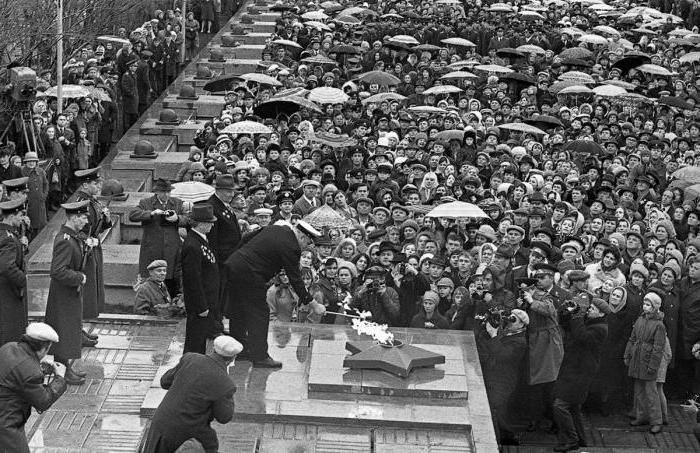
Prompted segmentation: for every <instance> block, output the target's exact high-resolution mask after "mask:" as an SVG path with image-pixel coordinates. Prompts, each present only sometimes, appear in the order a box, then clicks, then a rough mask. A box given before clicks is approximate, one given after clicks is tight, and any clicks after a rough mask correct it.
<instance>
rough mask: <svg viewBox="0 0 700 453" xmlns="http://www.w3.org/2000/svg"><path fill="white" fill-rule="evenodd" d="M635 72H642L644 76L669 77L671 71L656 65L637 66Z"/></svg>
mask: <svg viewBox="0 0 700 453" xmlns="http://www.w3.org/2000/svg"><path fill="white" fill-rule="evenodd" d="M635 69H636V70H637V71H641V72H644V73H646V74H652V75H657V76H670V75H672V73H671V71H669V70H668V69H666V68H664V67H663V66H659V65H657V64H643V65H641V66H637V67H636V68H635Z"/></svg>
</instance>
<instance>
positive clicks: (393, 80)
mask: <svg viewBox="0 0 700 453" xmlns="http://www.w3.org/2000/svg"><path fill="white" fill-rule="evenodd" d="M358 80H359V81H360V82H365V83H370V84H371V83H376V84H377V85H380V86H387V85H398V84H399V83H401V80H399V78H398V77H396V76H395V75H393V74H389V73H388V72H384V71H369V72H365V73H364V74H360V76H359V77H358Z"/></svg>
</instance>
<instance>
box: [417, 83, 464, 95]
mask: <svg viewBox="0 0 700 453" xmlns="http://www.w3.org/2000/svg"><path fill="white" fill-rule="evenodd" d="M461 92H462V89H461V88H458V87H456V86H454V85H436V86H434V87H430V88H428V89H427V90H425V91H424V92H423V95H426V96H427V95H429V94H452V93H461Z"/></svg>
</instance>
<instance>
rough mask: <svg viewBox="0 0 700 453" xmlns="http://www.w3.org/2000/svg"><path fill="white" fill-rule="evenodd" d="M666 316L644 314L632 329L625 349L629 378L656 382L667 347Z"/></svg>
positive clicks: (661, 314) (659, 313)
mask: <svg viewBox="0 0 700 453" xmlns="http://www.w3.org/2000/svg"><path fill="white" fill-rule="evenodd" d="M663 319H664V314H663V313H662V312H658V313H642V315H641V316H640V317H639V318H637V321H636V322H635V323H634V327H633V328H632V335H631V336H630V339H629V341H627V347H626V348H625V364H626V365H627V374H628V376H630V377H632V378H635V379H641V380H644V381H652V380H653V381H656V374H657V372H658V371H659V365H660V364H661V357H662V356H663V353H664V346H665V345H666V327H664V322H663Z"/></svg>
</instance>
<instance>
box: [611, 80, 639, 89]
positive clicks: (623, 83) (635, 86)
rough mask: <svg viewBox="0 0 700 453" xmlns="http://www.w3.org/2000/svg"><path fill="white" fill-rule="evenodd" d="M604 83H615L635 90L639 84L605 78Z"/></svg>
mask: <svg viewBox="0 0 700 453" xmlns="http://www.w3.org/2000/svg"><path fill="white" fill-rule="evenodd" d="M603 83H604V84H606V85H615V86H617V87H620V88H624V89H625V90H634V89H636V88H637V85H635V84H634V83H630V82H625V81H624V80H617V79H611V80H603Z"/></svg>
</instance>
